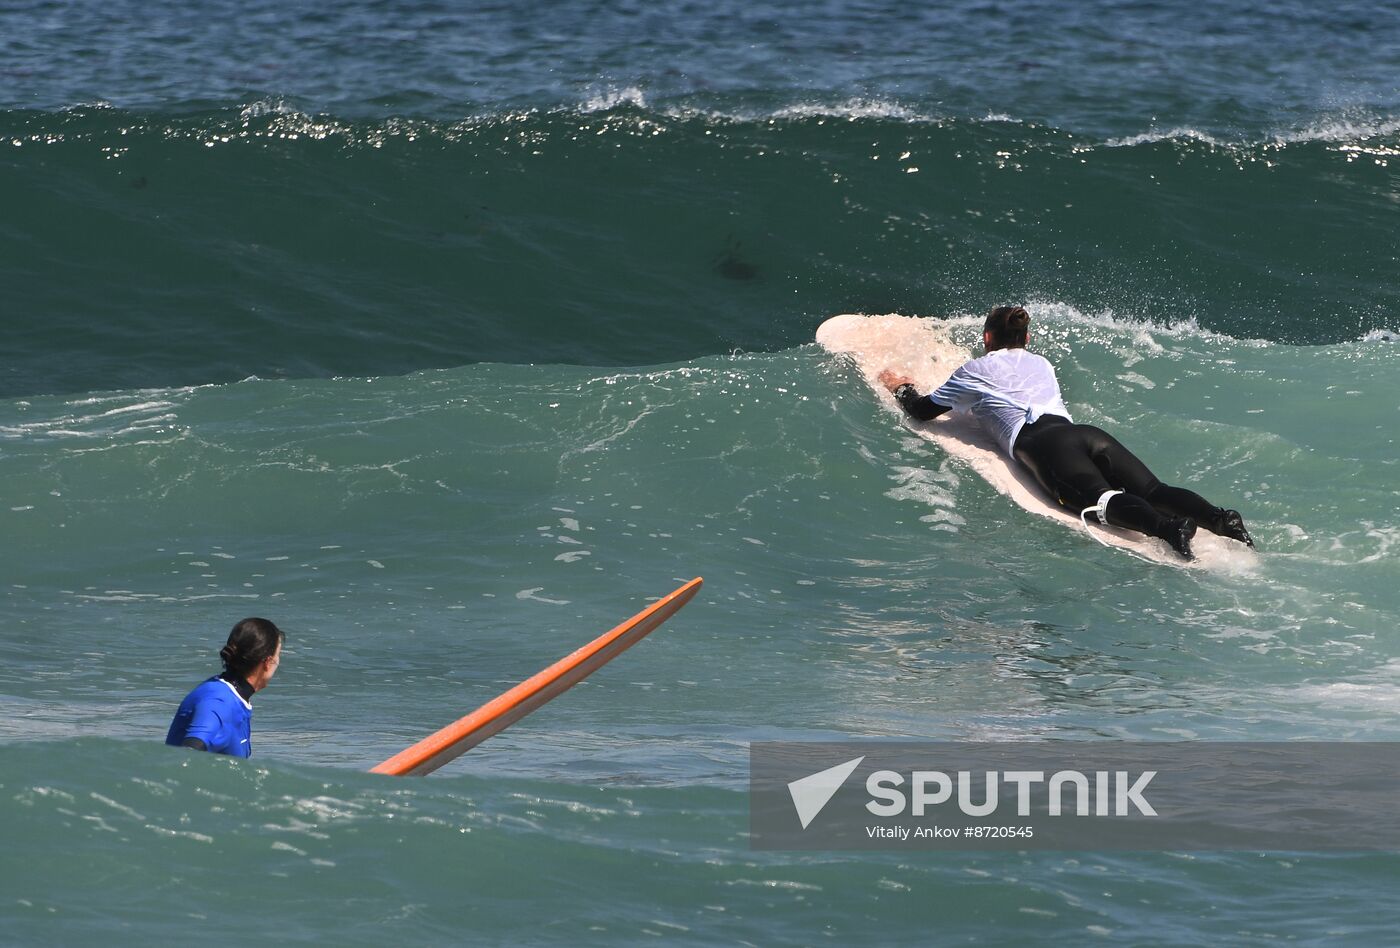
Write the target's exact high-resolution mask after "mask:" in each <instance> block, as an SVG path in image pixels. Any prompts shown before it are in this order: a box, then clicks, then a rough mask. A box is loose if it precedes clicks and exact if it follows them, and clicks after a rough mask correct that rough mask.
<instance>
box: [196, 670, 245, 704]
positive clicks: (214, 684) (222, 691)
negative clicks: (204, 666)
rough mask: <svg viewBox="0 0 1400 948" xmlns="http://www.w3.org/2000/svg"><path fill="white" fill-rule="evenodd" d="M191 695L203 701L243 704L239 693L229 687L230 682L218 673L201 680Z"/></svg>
mask: <svg viewBox="0 0 1400 948" xmlns="http://www.w3.org/2000/svg"><path fill="white" fill-rule="evenodd" d="M190 697H191V698H194V699H195V700H197V701H201V702H215V703H218V704H242V702H241V701H239V698H238V695H237V694H235V693H234V690H233V689H232V688H231V687H229V684H228V682H226V681H224V680H223V679H222V678H220V677H219V676H218V675H215V676H214V677H213V678H206V679H205V680H204V681H202V682H200V683H199V684H198V685H197V686H196V687H195V689H194V690H193V691H191V692H190Z"/></svg>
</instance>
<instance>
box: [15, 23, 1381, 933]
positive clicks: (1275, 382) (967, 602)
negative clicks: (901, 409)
mask: <svg viewBox="0 0 1400 948" xmlns="http://www.w3.org/2000/svg"><path fill="white" fill-rule="evenodd" d="M1397 76H1400V11H1397V10H1396V9H1395V8H1394V7H1393V6H1389V5H1379V6H1378V5H1369V4H1368V5H1363V4H1359V3H1339V4H1331V5H1328V6H1327V7H1326V8H1322V7H1319V6H1317V5H1314V4H1307V3H1303V2H1301V0H1285V2H1282V3H1272V4H1267V5H1266V4H1263V3H1223V2H1206V3H1191V4H1187V3H1183V2H1179V0H1160V2H1126V0H1124V2H1106V0H1099V2H1092V3H1084V4H1060V3H1049V2H1029V3H1018V4H1014V5H1011V4H996V3H981V2H968V3H955V4H949V5H946V6H938V7H934V6H929V7H920V6H918V5H913V6H911V5H907V4H895V3H890V2H887V0H867V2H860V3H848V4H839V3H818V2H811V3H796V2H794V3H774V2H768V3H762V2H761V3H752V2H750V3H743V4H739V3H732V2H728V0H721V2H711V3H705V4H696V3H656V4H631V3H610V4H603V3H584V2H566V3H560V4H549V5H544V4H479V5H474V6H471V7H465V6H459V5H456V4H449V3H433V2H415V3H409V2H388V0H384V2H359V3H346V4H341V5H339V6H337V7H335V8H334V9H331V8H329V7H322V6H321V5H315V6H312V5H307V6H300V5H286V4H270V3H263V2H253V3H245V4H239V5H237V6H233V5H228V6H223V5H220V6H218V7H217V8H216V9H213V10H204V9H199V8H196V7H190V6H187V5H176V4H172V3H168V2H156V3H146V4H135V3H129V2H106V3H100V4H99V3H94V2H70V3H64V2H30V0H24V2H18V3H8V4H4V5H3V6H0V291H3V293H0V324H3V326H4V327H5V329H6V330H7V333H6V344H5V346H4V348H3V352H4V358H3V359H0V485H3V486H0V539H3V544H0V616H3V619H4V629H3V632H0V837H2V838H3V840H4V845H3V846H0V942H4V943H13V944H24V945H29V944H36V945H37V944H98V943H101V944H110V943H112V942H113V941H116V942H117V943H122V944H125V943H137V942H142V943H145V942H150V941H151V940H153V939H160V940H165V941H185V940H190V939H193V938H199V937H207V935H209V934H210V933H216V932H217V933H218V934H220V935H225V934H235V933H236V934H237V935H240V936H242V937H249V936H252V937H262V938H268V939H273V940H275V941H277V942H279V943H318V944H319V943H327V942H338V943H346V944H366V945H368V944H384V943H412V944H458V943H464V942H479V943H507V942H509V943H560V944H618V943H634V942H644V941H645V942H656V941H662V942H665V943H677V944H715V943H748V944H764V945H766V944H812V943H836V944H839V943H867V942H871V943H891V944H915V943H918V944H924V943H928V942H930V941H934V942H936V943H943V942H947V943H967V944H988V945H1000V944H1038V943H1046V944H1050V943H1055V944H1062V943H1069V944H1081V943H1093V942H1096V941H1104V942H1121V943H1131V944H1167V945H1199V944H1255V943H1258V942H1261V941H1265V940H1271V941H1281V942H1292V943H1303V944H1321V943H1326V944H1355V945H1376V944H1385V943H1389V942H1392V941H1394V940H1395V939H1396V935H1395V918H1396V912H1397V909H1400V899H1397V896H1396V892H1397V891H1400V859H1397V857H1396V856H1395V855H1393V854H1385V853H1380V854H1374V853H1373V854H1331V855H1325V856H1324V855H1317V854H1299V853H1291V852H1288V851H1287V846H1286V840H1281V841H1280V848H1279V851H1277V852H1264V853H1209V854H1207V853H1143V854H1122V853H1114V854H1107V853H1093V852H1084V853H1025V854H1015V855H1007V854H990V853H989V854H959V855H935V854H899V853H892V854H868V853H817V854H811V853H802V854H795V853H760V852H754V851H751V850H750V849H749V848H748V841H747V835H746V833H747V825H748V804H747V795H746V781H747V766H748V750H747V748H748V743H749V742H750V741H754V740H781V739H789V740H801V739H823V740H837V739H849V738H864V737H872V738H906V739H907V738H935V739H947V740H964V739H965V740H1005V741H1017V740H1036V741H1040V740H1106V739H1132V740H1183V739H1187V740H1260V741H1263V740H1291V739H1305V740H1394V739H1400V732H1398V731H1397V725H1396V712H1397V710H1400V641H1397V632H1396V629H1397V624H1398V623H1397V620H1400V592H1397V590H1400V559H1398V558H1397V549H1396V544H1397V543H1400V518H1398V517H1397V510H1398V509H1400V460H1397V459H1398V458H1400V452H1397V448H1396V422H1397V411H1400V400H1398V398H1400V397H1398V396H1397V392H1400V365H1398V364H1397V358H1396V348H1395V347H1396V345H1397V337H1398V336H1400V312H1398V311H1397V310H1398V309H1400V300H1397V289H1396V286H1397V284H1396V280H1395V275H1396V272H1397V259H1398V258H1400V245H1398V241H1400V227H1397V224H1400V217H1398V215H1400V173H1397V169H1400V165H1396V164H1395V162H1396V160H1397V158H1400V80H1397V79H1396V77H1397ZM1012 301H1014V302H1024V303H1025V304H1026V305H1027V306H1028V308H1029V309H1030V311H1031V314H1032V317H1033V321H1034V323H1033V328H1034V331H1035V332H1036V338H1035V341H1034V348H1036V349H1037V350H1038V351H1041V352H1042V353H1044V354H1045V355H1046V356H1047V357H1049V358H1050V359H1051V360H1052V361H1054V362H1055V364H1056V365H1057V367H1058V369H1059V374H1060V378H1061V380H1062V382H1063V384H1064V388H1065V394H1066V399H1067V401H1068V403H1069V405H1070V407H1071V409H1072V410H1073V411H1074V412H1075V414H1076V417H1078V418H1080V419H1081V420H1086V421H1090V422H1093V423H1097V424H1101V425H1103V426H1104V427H1105V428H1108V429H1109V430H1111V431H1114V432H1116V433H1118V434H1119V435H1120V436H1122V437H1123V440H1125V441H1126V442H1127V443H1128V444H1129V445H1130V446H1131V447H1133V448H1134V449H1135V450H1136V451H1137V452H1138V453H1139V454H1140V455H1141V456H1142V457H1143V458H1144V460H1146V461H1147V462H1148V463H1149V464H1150V465H1151V466H1152V467H1153V468H1154V469H1155V470H1156V471H1157V472H1158V473H1159V474H1160V475H1161V476H1162V477H1163V478H1164V479H1166V480H1169V481H1171V482H1174V483H1179V484H1184V485H1186V486H1190V487H1192V488H1193V489H1196V490H1198V491H1200V492H1202V493H1204V494H1205V495H1206V496H1207V497H1209V498H1211V499H1213V500H1215V501H1216V502H1219V503H1222V504H1227V505H1231V506H1236V507H1238V508H1239V509H1240V510H1241V511H1243V513H1244V515H1245V517H1246V518H1247V520H1248V522H1249V524H1250V526H1251V528H1252V529H1253V531H1254V534H1255V537H1256V539H1257V540H1258V543H1259V547H1260V551H1259V555H1258V556H1257V558H1256V561H1255V563H1253V564H1252V566H1251V568H1250V569H1248V570H1244V571H1236V572H1220V571H1215V572H1212V571H1200V570H1177V569H1170V568H1163V567H1160V566H1153V565H1151V564H1149V563H1145V562H1143V561H1140V560H1138V559H1135V558H1133V557H1131V556H1128V555H1126V554H1123V553H1122V552H1119V551H1114V550H1108V549H1104V548H1101V547H1099V546H1098V545H1097V544H1095V543H1093V542H1092V540H1091V539H1089V538H1088V537H1086V536H1084V535H1083V534H1081V533H1078V532H1074V531H1066V530H1065V529H1064V528H1062V527H1061V526H1059V525H1057V524H1055V523H1051V522H1048V521H1045V520H1042V519H1040V518H1037V517H1033V516H1031V515H1029V514H1026V513H1025V512H1023V511H1021V510H1019V509H1018V508H1015V507H1011V506H1009V505H1007V504H1006V503H1005V502H1004V501H1003V500H1002V499H1001V498H1000V497H999V495H997V494H996V492H995V491H993V490H992V489H991V488H990V487H989V486H988V485H986V484H985V483H984V482H982V481H981V480H980V479H979V478H978V477H976V476H975V475H974V474H972V473H971V472H970V471H968V470H966V469H964V468H961V467H960V466H959V465H958V464H957V463H956V462H954V461H951V460H949V459H947V458H945V457H942V456H940V453H939V452H938V450H937V449H936V448H935V447H934V446H932V445H930V444H928V443H927V442H925V441H923V440H921V439H919V438H917V437H915V436H914V435H913V434H912V433H910V432H909V431H907V430H906V429H904V428H903V427H902V426H901V424H900V420H899V418H898V417H897V416H896V415H894V414H892V413H891V412H889V411H888V410H886V409H884V408H882V407H881V406H880V404H879V403H877V401H876V400H875V399H874V398H873V397H872V396H871V394H870V392H869V390H868V389H867V388H866V386H865V384H864V383H863V381H862V380H861V379H860V377H859V375H858V373H857V372H856V371H855V370H854V368H853V367H852V366H850V365H849V364H846V363H845V362H843V361H842V360H840V359H838V358H835V357H832V356H830V355H829V354H827V353H826V352H824V351H823V350H822V349H820V348H819V347H817V346H816V345H815V344H814V343H813V342H812V339H813V334H814V332H815V330H816V327H817V326H818V325H819V324H820V323H821V321H822V320H823V319H824V318H826V317H827V316H829V315H832V314H835V313H840V312H866V313H883V312H900V313H905V314H908V315H918V316H923V317H928V318H940V319H949V320H951V322H952V325H953V327H954V334H955V337H956V338H958V339H960V340H961V341H963V342H964V343H965V344H966V345H967V346H968V348H969V352H971V351H972V347H973V345H974V343H975V342H976V336H977V328H978V326H979V324H980V317H979V315H978V314H980V313H983V312H985V310H986V309H987V308H989V307H990V306H992V305H996V304H999V303H1003V302H1012ZM697 575H701V576H704V577H705V581H706V582H705V587H704V589H703V590H702V592H701V594H700V596H699V597H698V598H697V599H696V600H695V601H694V602H693V603H692V604H691V605H689V606H687V607H686V608H685V609H684V610H683V611H682V612H681V613H680V614H678V615H677V616H676V617H675V618H674V619H672V620H671V621H670V622H668V623H667V624H666V625H665V626H663V627H662V628H661V629H660V630H658V631H657V632H656V633H654V634H653V635H652V636H651V637H650V638H649V639H647V640H646V641H645V642H644V643H642V644H640V645H639V646H637V647H636V648H634V649H633V650H631V651H629V652H628V653H627V654H626V655H624V656H622V657H621V658H619V659H618V660H617V661H616V662H614V663H613V664H612V665H609V666H608V667H607V668H606V669H604V670H602V671H600V672H599V673H598V674H597V675H595V676H594V677H593V678H592V679H590V680H589V681H588V682H586V683H584V684H582V685H580V686H579V687H577V688H576V689H574V690H573V691H571V692H569V693H568V694H566V695H564V696H562V697H560V698H559V699H557V700H556V701H555V702H553V703H552V704H550V705H549V706H548V707H546V708H544V709H542V710H540V711H539V712H537V713H536V714H535V715H533V716H531V717H529V718H527V719H525V720H524V721H521V722H520V723H518V724H516V725H515V726H514V727H512V728H511V729H510V730H509V731H507V732H505V733H503V734H501V735H499V736H497V737H495V738H493V739H491V740H490V741H488V742H487V743H485V744H483V745H481V746H480V747H478V748H477V749H475V750H473V751H472V752H470V753H469V754H467V755H465V756H464V757H462V758H461V759H460V760H458V761H457V762H455V763H453V764H451V765H449V766H448V767H446V768H444V769H443V770H442V771H440V772H439V773H437V774H435V775H433V776H431V777H428V778H423V779H393V778H384V777H378V776H373V775H370V774H368V773H366V772H365V771H366V770H367V769H368V768H369V767H370V766H372V765H374V764H375V763H377V762H379V761H380V760H382V759H383V758H385V757H387V756H388V755H390V754H392V753H394V752H395V751H397V750H399V749H401V748H402V747H404V746H405V745H407V744H408V743H411V742H412V741H414V740H416V739H418V738H419V737H421V736H424V735H425V734H427V733H428V732H430V731H431V730H433V729H435V728H437V727H439V726H441V725H442V724H445V723H447V722H448V721H451V720H453V719H454V718H456V717H458V716H459V715H461V714H463V713H465V712H466V711H468V710H471V709H472V708H474V707H476V706H477V705H478V704H480V703H482V702H483V701H485V700H487V699H489V698H491V697H493V696H494V695H495V694H497V693H498V692H500V691H501V690H503V689H504V688H506V687H508V686H509V685H510V684H513V683H514V682H516V681H519V680H520V679H522V678H524V677H526V676H527V675H529V674H531V673H533V672H534V671H536V670H538V669H539V668H540V667H542V666H544V665H545V664H547V663H548V662H551V661H553V660H554V659H556V658H558V657H559V656H561V655H563V654H565V653H567V652H569V651H571V650H572V649H573V648H575V647H577V646H578V645H580V644H582V643H583V642H585V641H587V640H588V639H590V638H592V637H593V636H595V635H597V634H599V633H600V632H602V631H604V630H606V629H607V628H609V627H611V626H612V625H613V624H615V623H616V622H617V621H619V620H621V619H622V618H624V617H626V616H628V615H630V614H632V613H633V612H636V611H637V610H639V609H640V608H642V607H643V606H644V605H645V604H646V603H647V602H648V601H649V600H651V599H653V598H655V597H657V596H660V595H663V594H664V593H666V592H669V591H670V590H671V589H673V588H675V587H676V586H678V585H680V583H681V582H683V581H685V580H687V579H689V578H691V577H693V576H697ZM245 615H265V616H267V617H269V618H272V619H273V620H274V621H276V622H277V623H278V624H279V625H281V626H282V627H283V628H284V629H285V630H287V633H288V639H287V645H286V651H285V657H284V660H283V663H282V667H281V670H280V671H279V673H278V676H277V677H276V679H274V681H273V682H272V684H271V686H270V687H269V688H268V689H267V690H266V691H264V692H262V693H261V694H260V695H259V696H258V697H257V699H256V702H255V704H256V708H257V714H256V720H255V733H254V743H255V746H256V752H255V756H254V758H253V759H252V760H251V761H247V762H240V761H232V760H228V759H219V758H214V757H210V756H204V755H193V754H187V753H179V752H175V751H173V750H170V749H167V748H165V747H163V746H162V745H161V743H160V741H161V740H162V738H163V736H164V732H165V728H166V726H167V725H168V723H169V718H170V715H171V714H172V712H173V709H174V707H175V705H176V703H177V702H178V701H179V699H180V698H181V697H182V696H183V695H184V693H185V692H186V691H187V690H188V689H189V688H190V687H192V686H193V685H194V684H195V683H196V682H198V681H199V680H201V679H202V678H203V677H206V676H207V675H209V674H212V673H213V672H214V671H215V670H216V667H217V659H216V656H217V651H218V647H219V645H220V644H222V641H221V640H222V637H223V636H224V635H225V634H226V631H227V629H228V627H229V626H230V625H232V623H233V622H234V621H236V620H237V619H239V618H241V617H243V616H245Z"/></svg>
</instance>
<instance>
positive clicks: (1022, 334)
mask: <svg viewBox="0 0 1400 948" xmlns="http://www.w3.org/2000/svg"><path fill="white" fill-rule="evenodd" d="M1030 322H1031V317H1030V314H1029V313H1027V312H1026V311H1025V309H1024V308H1023V307H1020V306H998V307H997V308H996V309H994V310H992V311H991V312H990V313H988V314H987V321H986V323H984V324H983V326H982V330H983V331H984V332H989V333H991V334H992V338H993V339H994V340H996V342H997V345H998V346H1001V347H1006V346H1024V345H1025V344H1026V327H1027V326H1029V325H1030Z"/></svg>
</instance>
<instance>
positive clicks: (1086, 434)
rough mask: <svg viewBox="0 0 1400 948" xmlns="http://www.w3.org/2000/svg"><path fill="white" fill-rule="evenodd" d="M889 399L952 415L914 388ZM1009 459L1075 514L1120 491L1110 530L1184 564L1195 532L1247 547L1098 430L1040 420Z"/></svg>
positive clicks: (1230, 523) (1238, 526) (1233, 525)
mask: <svg viewBox="0 0 1400 948" xmlns="http://www.w3.org/2000/svg"><path fill="white" fill-rule="evenodd" d="M894 396H895V400H896V401H898V402H899V404H900V407H901V408H903V409H904V410H905V411H906V412H907V413H908V414H910V415H912V416H913V417H914V418H917V419H919V420H920V421H928V420H930V419H933V418H936V417H938V416H939V415H941V414H943V413H944V412H946V411H950V410H951V407H950V406H948V405H942V404H939V403H938V402H935V401H933V399H932V398H931V397H929V396H928V395H920V394H919V393H918V391H917V390H915V388H914V386H912V385H901V386H900V387H899V388H898V389H896V390H895V393H894ZM1014 453H1015V457H1016V460H1018V461H1020V462H1021V463H1022V464H1023V465H1025V467H1026V469H1027V470H1029V471H1030V472H1031V474H1033V475H1034V476H1035V479H1036V480H1037V481H1038V482H1039V483H1040V486H1041V487H1042V488H1044V489H1045V492H1046V493H1047V494H1049V495H1050V496H1051V497H1052V498H1054V499H1055V501H1056V502H1057V503H1058V504H1059V505H1060V506H1062V507H1065V508H1067V509H1069V510H1072V511H1074V512H1075V513H1079V512H1080V511H1083V510H1085V509H1087V508H1089V507H1095V506H1097V505H1098V503H1099V499H1100V498H1101V497H1102V496H1103V495H1104V493H1105V492H1107V491H1122V493H1119V494H1115V495H1114V496H1113V497H1112V498H1111V499H1110V500H1109V502H1108V504H1107V506H1106V511H1105V512H1106V515H1107V519H1108V522H1109V523H1110V524H1112V525H1113V526H1115V527H1125V528H1127V529H1129V530H1136V531H1138V532H1139V533H1146V534H1148V535H1149V536H1154V537H1160V538H1161V539H1163V540H1166V541H1167V542H1168V543H1170V544H1171V545H1172V547H1173V548H1174V549H1176V550H1177V552H1179V553H1181V554H1182V555H1183V556H1188V557H1189V556H1190V555H1191V549H1190V540H1191V536H1192V535H1193V534H1194V533H1195V532H1196V527H1198V526H1200V527H1205V528H1206V529H1207V530H1210V531H1211V532H1212V533H1219V534H1222V535H1224V536H1229V537H1232V538H1233V539H1237V540H1241V541H1242V542H1245V543H1249V544H1250V545H1251V546H1252V545H1253V542H1252V541H1251V540H1250V538H1249V534H1248V532H1247V531H1246V530H1245V529H1244V523H1243V521H1242V520H1241V519H1240V516H1239V514H1238V513H1236V512H1235V511H1232V510H1223V509H1222V508H1220V507H1216V506H1215V505H1213V504H1211V503H1210V501H1208V500H1206V499H1205V498H1204V497H1202V496H1201V495H1200V494H1197V493H1196V492H1195V491H1191V490H1187V489H1186V488H1184V487H1173V486H1171V485H1170V484H1163V483H1162V482H1161V481H1160V480H1158V478H1157V477H1156V475H1154V474H1153V473H1152V472H1151V471H1150V470H1148V467H1147V465H1146V464H1143V463H1142V461H1140V460H1138V458H1137V457H1136V456H1135V455H1134V454H1133V453H1132V452H1131V451H1129V450H1128V449H1127V448H1125V447H1123V445H1121V444H1120V443H1119V442H1118V439H1116V438H1114V437H1113V435H1111V434H1109V433H1108V432H1107V431H1104V430H1103V429H1102V428H1096V427H1094V426H1093V425H1077V424H1075V423H1074V422H1072V421H1070V420H1069V419H1068V418H1063V417H1061V416H1059V415H1042V416H1041V417H1040V418H1039V419H1037V420H1036V421H1035V422H1033V423H1031V424H1027V425H1025V426H1024V427H1023V428H1022V429H1021V431H1020V433H1019V434H1017V436H1016V442H1015V445H1014Z"/></svg>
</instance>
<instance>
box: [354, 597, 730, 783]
mask: <svg viewBox="0 0 1400 948" xmlns="http://www.w3.org/2000/svg"><path fill="white" fill-rule="evenodd" d="M702 582H704V581H703V580H702V579H700V578H699V577H696V578H695V579H692V580H691V581H690V582H688V583H686V584H685V585H684V586H682V587H681V588H680V589H677V590H676V591H675V592H673V593H671V594H670V595H669V596H666V597H665V598H664V599H661V600H659V601H657V602H654V603H652V604H651V605H650V606H648V607H647V608H645V609H643V610H642V611H641V612H639V613H637V614H636V615H635V616H633V617H632V618H630V619H628V620H627V621H626V622H624V623H622V624H621V625H619V626H617V627H616V628H615V629H613V630H612V631H611V632H605V633H603V634H602V635H600V636H598V637H597V638H596V639H594V640H593V641H592V642H589V643H588V644H587V645H585V646H584V647H583V648H581V649H579V650H578V651H576V652H574V653H573V654H572V655H568V656H566V657H564V658H561V659H560V660H559V661H557V662H555V663H554V664H553V665H550V666H549V667H548V668H546V669H545V670H544V671H542V672H539V673H537V674H535V675H533V676H531V677H530V678H527V679H525V680H524V681H522V682H521V683H520V684H518V685H516V686H515V687H514V688H511V689H510V690H509V691H507V692H505V693H504V694H502V695H500V696H498V697H496V698H493V699H491V700H490V701H488V702H486V703H485V704H483V705H482V706H481V707H479V708H477V709H476V710H475V711H473V712H472V713H471V714H468V715H467V716H466V717H464V718H461V719H459V720H457V721H456V722H454V723H452V724H449V725H447V727H445V728H443V729H442V730H440V731H438V732H437V733H436V734H433V735H431V736H430V737H425V738H424V739H423V740H421V741H419V742H418V743H417V744H414V745H413V746H412V747H410V748H408V749H406V750H402V751H399V753H397V754H395V755H394V756H393V757H390V758H389V759H388V760H386V761H384V762H383V763H382V764H379V765H377V766H375V767H372V768H370V773H375V774H394V775H396V776H419V775H422V774H430V773H432V772H433V771H434V770H437V769H438V768H439V767H441V766H442V765H443V764H445V763H447V762H448V761H452V760H456V759H457V758H458V757H460V756H462V755H463V754H465V753H466V752H467V751H469V750H471V749H472V748H473V747H475V746H476V745H478V744H480V743H481V742H482V741H484V740H486V739H487V738H488V737H490V736H491V735H492V734H498V733H500V732H501V731H504V730H505V729H506V728H508V727H510V726H511V725H512V724H514V723H515V722H516V721H519V720H520V719H521V718H523V717H525V715H527V714H529V713H530V712H531V711H533V710H535V709H536V708H538V707H540V706H541V705H543V704H546V703H548V702H549V701H550V700H552V699H553V698H555V697H557V696H559V695H561V694H563V693H564V692H565V691H568V690H569V689H570V688H572V687H573V686H574V685H576V684H578V683H579V682H580V681H583V679H585V678H587V677H588V676H589V675H591V674H593V672H595V671H597V670H598V669H600V668H602V667H603V666H604V665H606V664H607V663H608V662H610V661H612V660H613V659H614V658H616V657H617V656H619V655H621V654H622V653H623V652H625V651H626V650H627V649H629V648H631V647H632V646H633V645H635V644H637V643H638V642H639V641H641V640H642V639H643V638H644V637H645V636H646V635H647V633H649V632H651V631H652V630H653V629H655V628H656V627H657V626H659V625H660V624H661V623H663V622H665V621H666V620H667V619H669V618H670V617H671V616H673V615H675V614H676V613H677V612H678V611H680V608H681V606H684V605H685V604H686V603H687V602H690V600H691V599H692V598H694V596H695V594H696V592H698V591H699V589H700V585H701V583H702Z"/></svg>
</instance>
